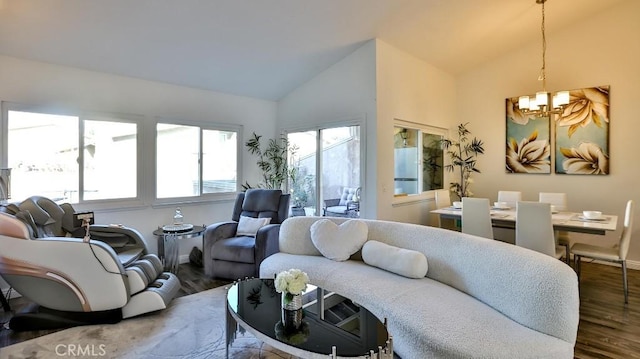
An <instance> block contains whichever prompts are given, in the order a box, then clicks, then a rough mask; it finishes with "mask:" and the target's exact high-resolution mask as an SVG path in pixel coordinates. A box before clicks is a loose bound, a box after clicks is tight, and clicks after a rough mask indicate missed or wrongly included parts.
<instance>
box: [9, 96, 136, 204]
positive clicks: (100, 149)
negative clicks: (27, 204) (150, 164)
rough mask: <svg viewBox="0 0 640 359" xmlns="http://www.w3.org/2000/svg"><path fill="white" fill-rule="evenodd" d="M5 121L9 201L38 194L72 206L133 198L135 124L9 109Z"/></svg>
mask: <svg viewBox="0 0 640 359" xmlns="http://www.w3.org/2000/svg"><path fill="white" fill-rule="evenodd" d="M6 119H7V147H6V153H7V166H8V167H9V168H12V170H11V171H12V172H11V176H12V185H11V186H12V188H11V190H12V199H13V200H15V201H20V200H22V199H24V198H27V197H29V196H32V195H42V196H46V197H49V198H51V199H53V200H55V201H61V202H71V203H78V202H82V201H85V200H98V199H102V200H104V199H123V198H135V197H137V177H138V176H137V159H138V150H137V148H138V135H137V134H138V125H137V124H136V123H133V122H129V121H127V120H125V119H120V118H111V117H109V116H107V117H104V116H100V117H97V116H92V115H84V114H80V115H60V114H53V113H45V112H38V111H30V110H26V111H25V110H15V109H11V108H9V109H7V110H6ZM80 149H82V150H80Z"/></svg>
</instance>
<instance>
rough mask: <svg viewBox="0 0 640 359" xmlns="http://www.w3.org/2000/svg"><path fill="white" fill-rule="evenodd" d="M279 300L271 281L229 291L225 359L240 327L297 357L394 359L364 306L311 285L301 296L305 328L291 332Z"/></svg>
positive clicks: (381, 328) (380, 329)
mask: <svg viewBox="0 0 640 359" xmlns="http://www.w3.org/2000/svg"><path fill="white" fill-rule="evenodd" d="M280 297H281V294H280V293H277V292H276V290H275V287H274V283H273V279H257V278H254V279H246V280H243V281H239V282H236V283H234V284H233V285H232V286H231V287H229V288H228V292H227V310H226V312H227V315H226V317H227V319H226V320H227V333H226V353H227V358H228V357H229V349H230V348H231V346H232V345H233V341H234V339H235V337H236V333H237V332H238V330H239V329H240V328H239V327H242V328H244V329H245V330H247V331H248V332H249V333H251V334H253V335H254V336H255V337H256V338H257V339H258V340H261V341H263V342H265V343H267V344H269V345H271V346H272V347H274V348H277V349H279V350H282V351H284V352H286V353H289V354H292V355H296V356H298V357H303V358H324V359H326V358H327V357H328V356H329V357H334V358H337V357H365V356H367V355H372V354H374V353H378V354H376V355H378V356H377V357H378V358H393V344H392V340H391V338H390V336H389V334H388V332H387V329H386V326H385V324H383V323H382V322H380V320H379V319H378V318H376V316H375V315H373V314H371V313H370V312H369V311H368V310H367V309H366V308H364V307H363V306H361V305H358V304H357V303H353V302H352V301H351V300H350V299H348V298H346V297H344V296H341V295H340V294H337V293H335V292H329V291H326V290H323V289H321V288H318V287H315V286H312V285H308V286H307V290H306V292H305V293H304V294H303V319H302V325H301V326H300V329H298V330H296V331H294V332H291V331H285V330H283V328H282V322H281V312H282V309H281V298H280ZM380 353H382V356H381V355H380Z"/></svg>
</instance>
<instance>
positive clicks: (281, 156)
mask: <svg viewBox="0 0 640 359" xmlns="http://www.w3.org/2000/svg"><path fill="white" fill-rule="evenodd" d="M261 138H262V136H261V135H257V134H256V133H255V132H254V133H253V137H251V138H250V139H249V140H248V141H247V142H246V143H245V146H246V147H247V149H248V150H249V153H251V154H252V155H257V156H258V161H257V164H258V167H259V168H260V170H262V182H261V183H259V184H258V187H262V188H268V189H282V187H283V186H282V185H283V184H284V182H285V181H286V179H287V176H288V174H289V172H288V168H287V155H288V154H289V153H290V152H292V151H293V153H295V150H296V149H295V148H294V147H293V146H290V145H289V141H288V140H287V138H286V137H280V138H279V139H277V140H276V139H273V138H272V139H270V140H269V142H268V143H267V146H266V148H264V149H263V148H262V144H261V143H260V140H261ZM242 188H244V189H245V190H247V189H249V188H252V186H251V185H250V184H249V183H248V182H246V181H245V183H244V184H243V185H242Z"/></svg>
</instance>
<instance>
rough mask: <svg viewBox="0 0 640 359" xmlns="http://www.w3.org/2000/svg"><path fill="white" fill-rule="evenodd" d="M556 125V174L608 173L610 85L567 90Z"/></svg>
mask: <svg viewBox="0 0 640 359" xmlns="http://www.w3.org/2000/svg"><path fill="white" fill-rule="evenodd" d="M555 122H556V123H555V131H556V145H555V156H556V161H555V169H556V173H560V174H577V175H607V174H609V86H600V87H589V88H583V89H578V90H571V91H569V104H568V105H567V106H566V107H565V108H564V110H563V111H562V113H561V114H559V115H558V117H557V118H556V121H555Z"/></svg>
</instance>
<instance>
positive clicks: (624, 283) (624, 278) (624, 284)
mask: <svg viewBox="0 0 640 359" xmlns="http://www.w3.org/2000/svg"><path fill="white" fill-rule="evenodd" d="M622 287H623V288H624V304H627V303H629V286H628V283H627V261H626V260H624V261H622Z"/></svg>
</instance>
